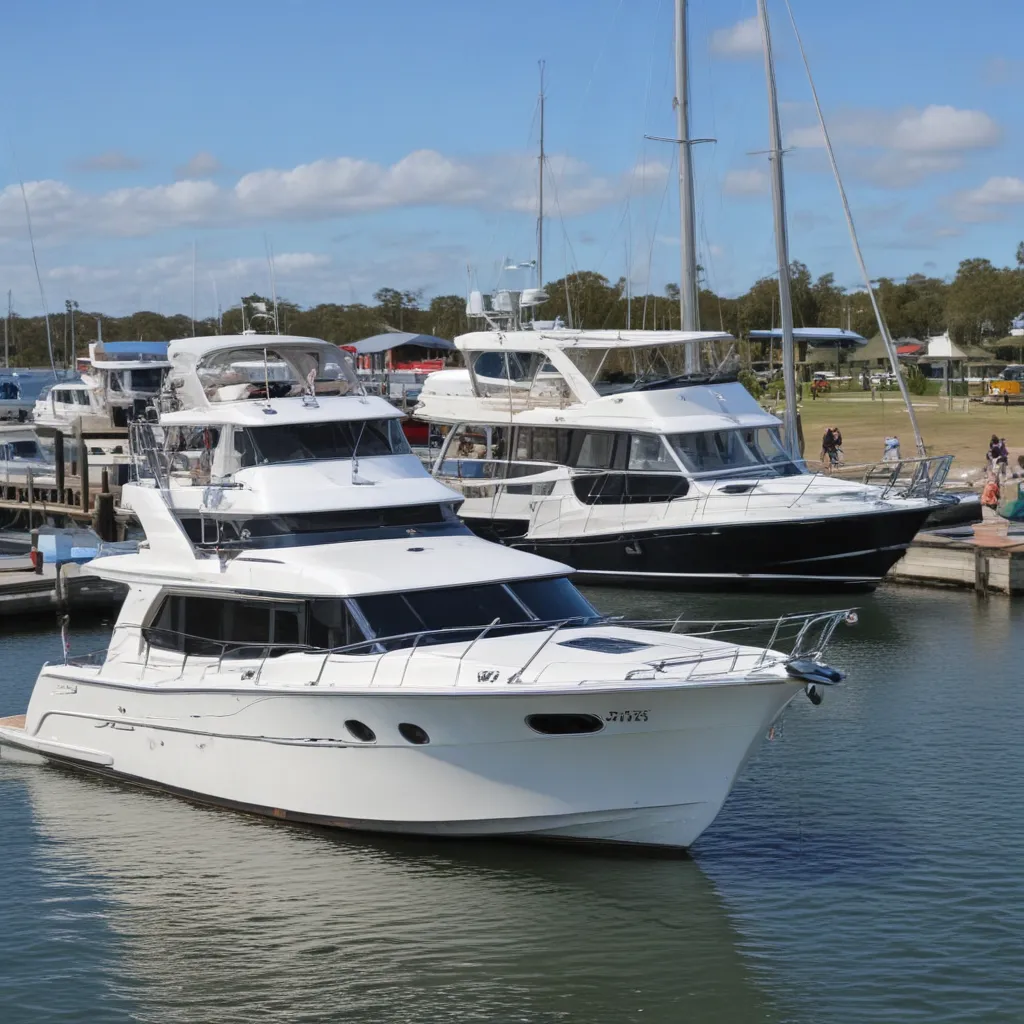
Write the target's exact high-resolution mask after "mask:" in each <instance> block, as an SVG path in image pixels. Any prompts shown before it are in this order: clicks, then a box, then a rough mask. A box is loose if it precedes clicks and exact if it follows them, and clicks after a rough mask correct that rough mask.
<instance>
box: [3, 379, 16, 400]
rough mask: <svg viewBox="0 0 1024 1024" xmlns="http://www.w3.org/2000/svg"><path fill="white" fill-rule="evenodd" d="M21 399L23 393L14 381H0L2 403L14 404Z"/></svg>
mask: <svg viewBox="0 0 1024 1024" xmlns="http://www.w3.org/2000/svg"><path fill="white" fill-rule="evenodd" d="M20 397H21V391H20V390H19V388H18V385H17V384H15V383H14V381H13V380H0V401H4V402H14V401H17V399H19V398H20Z"/></svg>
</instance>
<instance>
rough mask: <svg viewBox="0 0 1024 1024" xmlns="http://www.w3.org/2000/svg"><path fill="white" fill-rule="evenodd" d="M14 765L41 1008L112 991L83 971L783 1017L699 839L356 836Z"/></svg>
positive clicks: (302, 994)
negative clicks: (696, 851) (681, 846)
mask: <svg viewBox="0 0 1024 1024" xmlns="http://www.w3.org/2000/svg"><path fill="white" fill-rule="evenodd" d="M0 772H3V773H4V774H5V775H6V776H7V780H8V782H11V781H13V778H12V777H16V778H17V780H18V783H16V784H15V785H14V786H7V787H5V788H6V789H7V791H8V793H9V794H10V791H11V790H12V789H17V788H20V785H19V784H23V785H24V786H25V787H26V788H27V792H28V796H29V800H30V806H31V813H32V815H33V816H34V819H35V826H36V831H37V834H38V835H39V836H40V838H41V840H42V842H41V851H40V852H39V856H38V858H37V861H36V862H35V870H34V871H31V872H28V873H29V874H31V875H34V876H36V877H37V878H38V879H39V880H41V884H42V887H43V889H44V890H48V891H43V892H40V893H38V894H37V893H32V894H30V895H31V897H32V898H31V900H30V901H29V902H31V904H32V905H33V906H34V907H36V908H37V909H38V910H39V912H41V914H42V915H43V917H44V920H43V921H40V922H37V924H36V925H35V926H34V931H35V933H36V935H37V936H39V933H40V932H41V933H42V937H39V938H38V939H37V941H36V942H35V943H34V961H33V962H34V963H35V964H36V965H38V966H41V967H42V970H43V971H44V974H43V975H40V973H39V970H38V969H35V968H34V969H33V973H34V974H35V977H34V979H33V987H34V988H35V989H36V992H37V995H38V998H37V1000H36V1001H35V1002H34V1006H33V1009H34V1011H35V1012H36V1013H39V1014H42V1015H43V1016H45V1015H46V1014H45V1012H44V1011H48V1010H49V1009H50V1007H49V1006H48V1005H47V1002H48V1001H49V1000H55V999H58V998H70V999H72V1000H75V1002H74V1003H73V1004H72V1005H74V1006H75V1007H77V1009H78V1012H82V1013H89V1012H93V1011H95V1012H98V1011H99V1009H100V1007H92V1008H91V1009H90V1007H89V1006H87V1005H86V1004H85V1002H84V1000H83V998H82V996H83V991H84V992H85V993H89V992H91V993H95V995H94V996H89V998H90V999H91V998H95V999H96V1000H98V1001H99V1002H100V1003H101V1004H102V1005H103V1006H106V1007H107V1008H108V1009H109V1010H110V1012H111V1014H112V1015H113V1016H118V1014H117V1013H116V1010H117V1008H118V1007H120V1008H121V1011H122V1012H121V1014H120V1017H122V1018H124V1019H129V1017H130V1019H134V1020H139V1019H141V1020H146V1021H161V1022H174V1021H190V1022H192V1021H198V1020H216V1021H219V1022H232V1021H253V1020H257V1019H260V1020H262V1019H267V1020H285V1019H287V1020H295V1021H300V1020H301V1021H313V1020H316V1021H320V1020H332V1021H334V1020H338V1021H340V1020H345V1021H360V1022H369V1021H381V1022H383V1021H387V1022H389V1024H391V1022H404V1021H410V1022H411V1021H416V1022H436V1021H456V1020H457V1021H460V1022H461V1021H468V1020H481V1021H513V1020H514V1021H527V1022H533V1021H551V1020H562V1019H569V1020H579V1021H588V1022H592V1021H615V1022H619V1021H633V1020H638V1021H653V1020H658V1021H661V1020H668V1019H671V1020H683V1019H686V1020H691V1019H692V1020H700V1021H711V1020H715V1021H719V1020H723V1021H737V1022H739V1021H750V1020H754V1019H757V1020H772V1019H777V1017H776V1014H775V1012H774V1011H773V1010H772V1007H771V1005H770V1004H769V1003H768V998H767V996H766V995H764V994H763V993H762V992H760V991H759V990H758V988H757V987H756V985H755V984H754V982H753V981H752V979H751V976H750V971H749V969H748V967H747V966H746V965H745V963H744V960H743V958H742V956H741V955H740V953H739V951H738V950H737V942H738V936H737V935H736V934H735V933H734V931H733V930H732V928H731V927H730V923H729V920H728V918H727V915H726V912H725V909H724V908H723V906H722V904H721V903H720V901H719V899H718V897H717V896H716V894H715V892H714V890H713V887H712V885H711V883H710V882H709V880H708V879H707V878H706V877H705V875H704V874H703V873H702V872H701V870H700V868H699V867H698V866H697V864H696V863H694V862H693V861H691V860H673V861H667V860H664V861H662V860H644V861H637V860H636V859H632V860H631V859H627V858H622V859H619V858H614V857H607V856H597V855H593V854H579V855H566V853H565V851H564V850H561V851H560V850H552V851H548V850H547V849H546V848H536V847H529V846H523V847H518V846H514V845H510V844H505V845H503V844H495V843H488V842H480V843H454V842H445V843H437V842H430V841H421V840H413V839H409V838H408V837H406V838H403V839H402V840H401V841H398V840H394V841H392V840H389V839H387V838H378V839H372V840H370V839H361V838H352V837H351V836H348V837H346V836H345V835H344V834H339V833H336V832H330V831H327V830H318V829H307V828H304V827H300V826H296V827H281V826H278V825H274V824H272V823H269V822H266V821H262V820H259V819H252V818H247V817H243V816H240V815H239V816H236V815H231V814H225V813H223V812H213V811H210V810H206V809H203V808H198V807H193V806H191V805H188V804H184V803H181V802H179V801H177V800H174V799H172V798H169V797H163V796H159V795H154V794H151V793H144V792H139V791H138V790H135V789H131V788H127V787H122V786H121V785H119V784H117V783H112V782H108V781H105V780H101V779H93V778H83V777H81V776H78V775H72V774H70V773H66V772H65V771H64V770H62V769H59V768H49V769H44V770H39V769H29V768H23V767H16V766H0ZM10 795H12V796H13V794H10ZM83 908H84V912H83ZM76 915H77V916H78V920H77V921H76V922H75V923H71V922H72V919H74V918H75V917H76ZM104 928H109V930H110V931H111V932H113V933H114V934H113V936H111V935H104V934H103V929H104ZM69 943H70V944H72V947H73V948H72V949H70V950H69V949H68V944H69ZM55 946H56V947H57V948H54V947H55ZM47 947H49V948H47ZM79 947H80V948H79ZM79 954H81V955H79ZM61 957H63V960H62V959H61ZM60 963H63V964H64V965H65V968H66V969H62V968H61V967H60V966H59V964H60ZM47 965H49V966H50V969H52V970H53V971H55V972H58V971H59V972H60V973H59V976H57V974H55V975H54V976H53V977H49V978H48V977H46V976H45V971H46V969H47ZM55 965H57V966H55ZM75 974H78V975H81V982H82V983H83V985H82V988H80V987H79V984H78V979H76V978H74V977H73V975H75ZM61 990H68V991H67V992H66V993H65V994H63V995H62V994H61ZM76 994H77V998H76ZM104 1019H108V1018H106V1017H104Z"/></svg>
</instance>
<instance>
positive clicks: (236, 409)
mask: <svg viewBox="0 0 1024 1024" xmlns="http://www.w3.org/2000/svg"><path fill="white" fill-rule="evenodd" d="M403 417H404V414H403V413H402V412H400V411H399V410H398V409H396V408H395V406H393V405H392V404H391V403H390V402H388V401H386V400H385V399H383V398H378V397H376V396H375V395H367V396H365V398H361V399H359V400H355V401H353V399H352V398H350V397H348V396H338V395H326V396H318V397H317V399H316V405H313V404H312V403H307V402H304V401H303V399H302V398H301V397H299V398H271V399H270V401H269V402H267V401H253V400H249V399H247V400H244V401H237V402H216V403H212V404H210V405H208V406H205V407H203V408H191V409H182V410H180V411H179V412H168V413H164V414H163V415H161V417H160V425H161V426H165V427H185V426H202V427H214V426H227V425H232V426H236V427H285V426H293V425H294V424H297V423H323V422H327V421H330V422H337V421H339V420H354V421H359V420H384V419H394V420H400V419H402V418H403Z"/></svg>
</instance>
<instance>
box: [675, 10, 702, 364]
mask: <svg viewBox="0 0 1024 1024" xmlns="http://www.w3.org/2000/svg"><path fill="white" fill-rule="evenodd" d="M687 5H688V0H676V95H675V100H674V106H675V110H676V139H677V142H678V145H679V241H680V245H679V323H680V327H681V328H682V330H684V331H697V330H699V329H700V314H699V312H698V309H697V232H696V226H695V225H696V214H695V212H694V197H693V151H692V144H691V140H690V73H689V67H688V64H687V57H688V54H687V37H686V11H687ZM699 370H700V353H699V352H698V351H697V349H696V347H695V346H692V345H687V346H686V372H687V373H696V372H697V371H699Z"/></svg>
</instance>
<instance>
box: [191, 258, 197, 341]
mask: <svg viewBox="0 0 1024 1024" xmlns="http://www.w3.org/2000/svg"><path fill="white" fill-rule="evenodd" d="M195 336H196V243H195V239H193V240H192V337H193V338H194V337H195Z"/></svg>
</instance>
